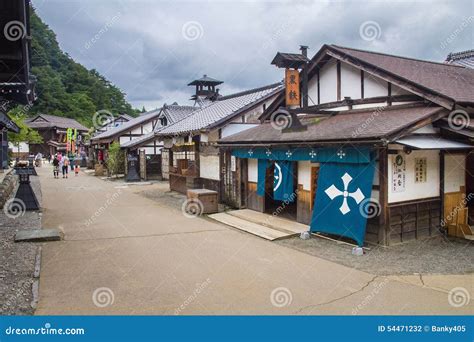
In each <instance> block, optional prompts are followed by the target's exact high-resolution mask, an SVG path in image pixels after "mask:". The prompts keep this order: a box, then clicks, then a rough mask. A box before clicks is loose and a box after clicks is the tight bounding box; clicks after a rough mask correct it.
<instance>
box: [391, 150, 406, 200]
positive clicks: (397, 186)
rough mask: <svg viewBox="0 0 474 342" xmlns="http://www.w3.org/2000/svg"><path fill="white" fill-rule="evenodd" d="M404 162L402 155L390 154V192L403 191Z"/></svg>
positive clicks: (404, 183) (404, 178)
mask: <svg viewBox="0 0 474 342" xmlns="http://www.w3.org/2000/svg"><path fill="white" fill-rule="evenodd" d="M405 185H406V163H405V158H403V156H402V155H400V154H397V155H396V156H392V192H403V191H405Z"/></svg>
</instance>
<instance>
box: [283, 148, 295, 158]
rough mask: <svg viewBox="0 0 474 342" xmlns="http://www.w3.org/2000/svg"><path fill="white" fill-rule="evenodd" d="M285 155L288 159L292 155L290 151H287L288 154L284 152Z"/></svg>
mask: <svg viewBox="0 0 474 342" xmlns="http://www.w3.org/2000/svg"><path fill="white" fill-rule="evenodd" d="M285 154H286V156H287V157H288V158H290V157H291V155H292V154H293V153H292V152H291V151H290V150H288V152H286V153H285Z"/></svg>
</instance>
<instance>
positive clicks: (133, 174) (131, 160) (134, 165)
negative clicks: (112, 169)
mask: <svg viewBox="0 0 474 342" xmlns="http://www.w3.org/2000/svg"><path fill="white" fill-rule="evenodd" d="M125 180H126V181H127V182H139V181H140V175H139V174H138V157H137V155H135V154H128V155H127V177H126V178H125Z"/></svg>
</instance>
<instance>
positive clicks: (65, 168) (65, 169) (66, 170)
mask: <svg viewBox="0 0 474 342" xmlns="http://www.w3.org/2000/svg"><path fill="white" fill-rule="evenodd" d="M61 161H62V162H63V167H62V170H63V178H67V175H68V173H69V164H70V163H71V162H70V161H69V158H68V157H67V155H64V157H62V158H61Z"/></svg>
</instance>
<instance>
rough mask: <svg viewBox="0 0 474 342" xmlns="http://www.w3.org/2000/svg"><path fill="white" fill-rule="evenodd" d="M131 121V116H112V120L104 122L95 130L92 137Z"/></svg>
mask: <svg viewBox="0 0 474 342" xmlns="http://www.w3.org/2000/svg"><path fill="white" fill-rule="evenodd" d="M132 119H133V116H130V115H128V114H120V115H117V116H114V118H113V119H112V118H110V119H109V120H106V121H105V122H104V123H103V124H102V125H101V126H100V127H99V128H97V129H96V130H95V132H94V135H99V134H101V133H104V132H106V131H108V130H111V129H112V128H116V127H120V126H122V125H123V124H124V123H126V122H128V121H130V120H132Z"/></svg>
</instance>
